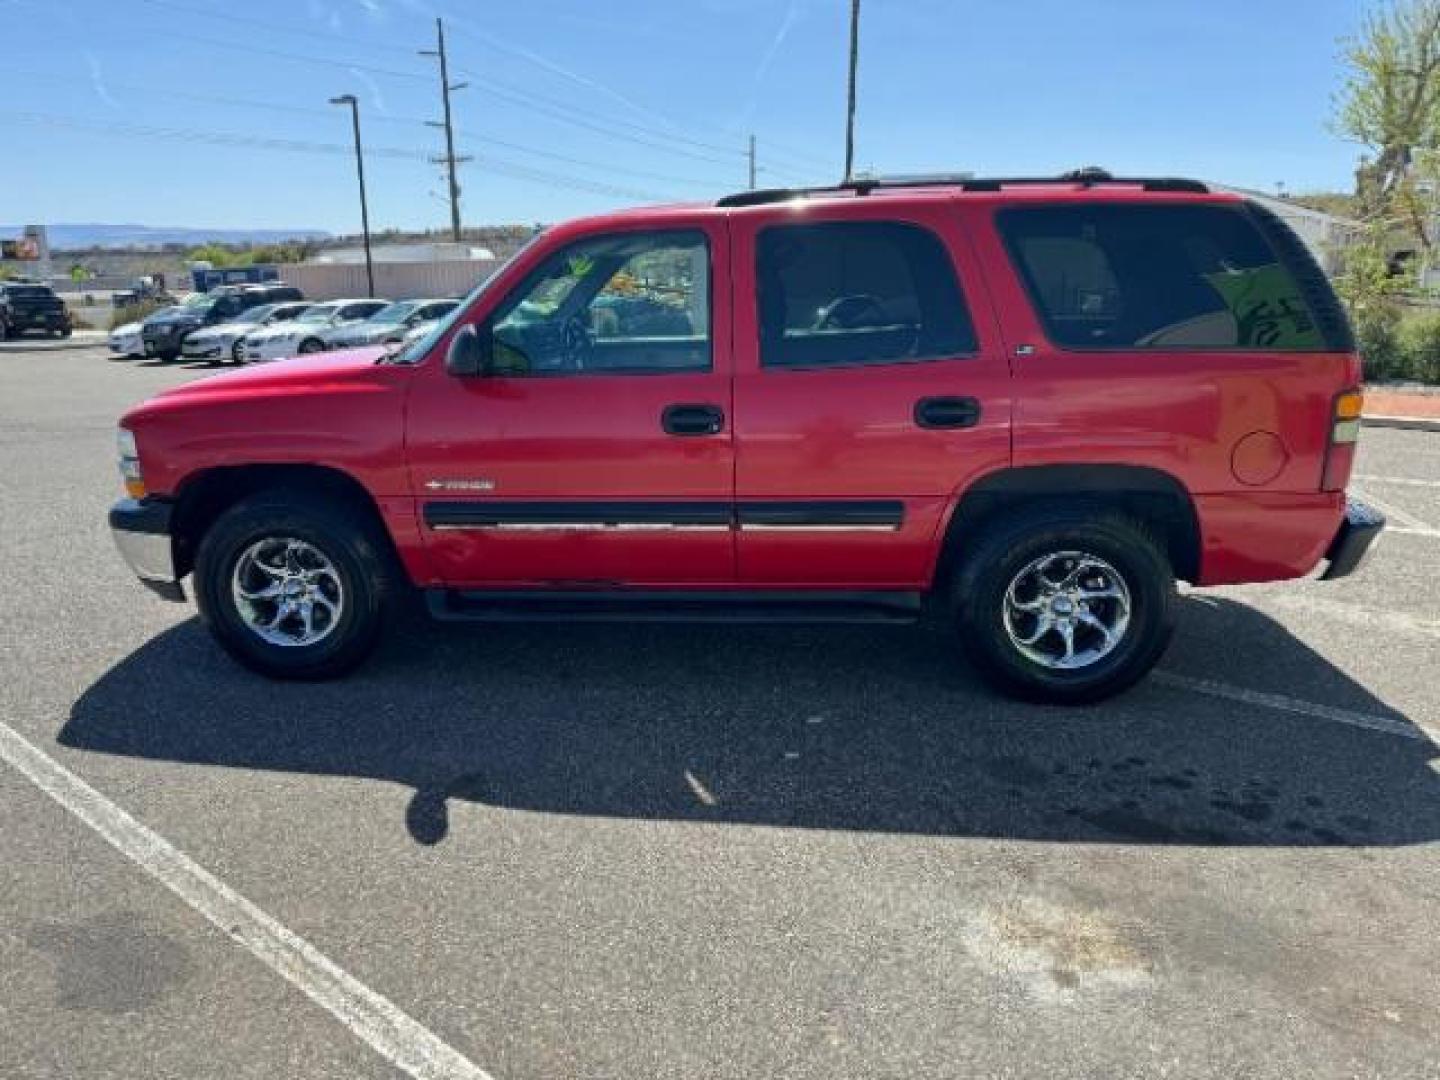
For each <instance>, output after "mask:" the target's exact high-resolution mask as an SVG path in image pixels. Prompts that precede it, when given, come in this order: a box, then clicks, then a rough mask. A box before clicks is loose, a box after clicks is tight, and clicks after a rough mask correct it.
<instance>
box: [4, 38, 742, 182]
mask: <svg viewBox="0 0 1440 1080" xmlns="http://www.w3.org/2000/svg"><path fill="white" fill-rule="evenodd" d="M5 70H6V71H7V72H8V73H10V74H12V75H23V76H24V77H25V78H27V79H42V80H48V81H51V82H55V83H63V84H65V85H67V86H69V85H73V84H74V83H75V81H76V79H77V78H78V76H76V75H72V74H68V73H62V72H55V71H35V70H32V69H27V68H17V67H8V66H7V67H6V69H5ZM105 84H106V86H107V87H109V88H111V89H115V90H128V91H133V92H135V93H139V94H144V95H146V96H147V97H148V98H151V99H154V98H156V97H157V96H163V97H164V98H176V99H179V100H182V101H196V102H200V103H203V104H207V105H224V106H228V107H231V108H238V109H258V110H263V111H273V112H278V113H289V114H291V115H295V116H316V117H319V116H323V117H325V118H326V119H329V118H330V111H329V110H328V109H324V108H320V107H318V106H313V105H292V104H287V103H285V102H279V101H260V100H257V99H255V98H237V97H230V96H227V95H222V94H204V93H196V92H195V91H193V90H175V89H173V88H171V87H168V86H167V87H166V88H165V89H163V90H161V91H159V92H158V93H157V91H156V88H155V87H154V86H147V85H145V84H143V83H133V82H127V81H124V80H116V79H110V78H108V77H107V78H106V80H105ZM429 122H430V121H428V120H427V119H425V118H424V117H420V116H397V115H395V114H394V113H390V114H388V115H379V114H371V115H367V117H366V123H369V124H391V125H402V126H405V127H423V126H425V125H426V124H428V123H429ZM455 131H456V133H457V134H459V135H463V136H465V137H466V138H467V139H471V140H473V141H475V142H480V143H488V144H490V145H492V146H498V147H501V148H503V149H505V150H510V151H513V152H515V153H518V154H528V155H531V156H534V157H540V158H545V159H546V160H549V161H557V162H561V163H563V164H566V165H578V166H580V167H581V168H585V169H598V170H600V171H602V172H603V171H608V172H611V173H617V174H621V175H624V176H633V177H635V178H637V179H640V180H652V181H658V182H659V183H662V184H675V185H679V186H681V187H693V188H701V189H704V190H707V191H714V190H716V189H717V188H723V187H728V185H727V184H717V183H716V182H715V181H713V180H703V179H701V178H699V177H695V176H676V175H674V174H671V173H664V172H655V171H652V170H648V169H635V168H631V167H629V166H627V165H616V164H614V163H613V162H599V161H594V160H589V159H586V158H580V157H574V156H572V155H569V154H562V153H558V152H556V151H554V150H546V149H542V148H540V147H537V146H528V145H526V144H525V143H517V142H513V141H511V140H509V139H502V138H499V137H497V136H494V135H486V134H483V133H481V132H478V131H474V130H472V129H469V128H462V127H460V126H459V125H456V127H455ZM761 171H762V172H765V171H767V170H765V169H761Z"/></svg>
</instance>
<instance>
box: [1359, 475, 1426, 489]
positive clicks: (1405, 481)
mask: <svg viewBox="0 0 1440 1080" xmlns="http://www.w3.org/2000/svg"><path fill="white" fill-rule="evenodd" d="M1353 479H1355V480H1359V481H1360V482H1361V483H1372V484H1399V485H1400V486H1401V487H1423V488H1440V480H1416V479H1414V478H1412V477H1409V476H1376V475H1375V474H1374V473H1357V474H1356V475H1355V476H1354V477H1353Z"/></svg>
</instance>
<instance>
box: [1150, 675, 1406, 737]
mask: <svg viewBox="0 0 1440 1080" xmlns="http://www.w3.org/2000/svg"><path fill="white" fill-rule="evenodd" d="M1150 677H1151V678H1152V679H1154V680H1155V681H1156V682H1158V683H1161V684H1163V685H1165V686H1173V687H1174V688H1176V689H1177V690H1189V691H1191V692H1192V693H1196V694H1206V695H1209V696H1210V697H1217V698H1224V699H1225V700H1227V701H1238V702H1240V703H1241V704H1244V705H1259V706H1261V707H1262V708H1266V709H1278V710H1279V711H1280V712H1288V713H1298V714H1300V715H1301V716H1312V717H1315V718H1316V719H1318V720H1330V721H1333V722H1334V723H1337V724H1349V725H1350V726H1351V727H1357V728H1364V729H1366V730H1367V731H1381V732H1384V733H1385V734H1386V735H1398V736H1400V737H1401V738H1405V739H1428V738H1430V734H1429V733H1428V732H1426V731H1424V730H1423V729H1421V728H1420V727H1418V726H1416V725H1415V724H1412V723H1410V722H1409V721H1408V720H1395V719H1392V718H1391V717H1388V716H1376V715H1374V714H1372V713H1362V712H1354V711H1352V710H1350V709H1338V708H1336V707H1335V706H1333V705H1319V704H1316V703H1315V702H1313V701H1302V700H1300V699H1299V698H1292V697H1287V696H1286V695H1284V694H1268V693H1262V692H1261V691H1259V690H1246V689H1245V688H1244V687H1241V686H1231V685H1230V684H1229V683H1219V682H1211V681H1210V680H1209V679H1192V678H1191V677H1190V676H1188V675H1176V674H1175V673H1174V672H1170V671H1156V672H1154V673H1153V674H1152V675H1151V676H1150Z"/></svg>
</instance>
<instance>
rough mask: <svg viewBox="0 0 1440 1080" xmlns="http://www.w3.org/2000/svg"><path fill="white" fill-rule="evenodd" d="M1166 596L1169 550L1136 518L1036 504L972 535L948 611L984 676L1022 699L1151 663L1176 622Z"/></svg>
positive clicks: (1116, 679)
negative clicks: (973, 539)
mask: <svg viewBox="0 0 1440 1080" xmlns="http://www.w3.org/2000/svg"><path fill="white" fill-rule="evenodd" d="M962 542H963V540H962ZM1174 598H1175V580H1174V576H1173V573H1172V571H1171V568H1170V564H1169V561H1168V560H1167V559H1166V557H1165V554H1164V553H1163V551H1162V550H1161V548H1160V545H1159V544H1158V543H1157V542H1156V540H1155V539H1154V538H1153V537H1152V536H1151V535H1150V534H1149V533H1148V532H1147V531H1146V530H1145V529H1144V528H1143V527H1142V526H1141V525H1139V524H1138V523H1136V522H1134V521H1132V520H1130V519H1128V518H1125V517H1122V516H1119V515H1117V514H1113V513H1111V512H1108V511H1106V510H1104V509H1100V508H1088V509H1087V508H1081V507H1075V508H1065V507H1056V508H1048V509H1041V508H1036V509H1032V510H1028V511H1022V512H1020V513H1019V514H1016V515H1015V516H1013V517H1010V518H1007V519H1005V520H1004V521H1001V522H999V523H997V524H996V525H994V526H992V527H991V528H989V529H988V530H986V531H985V532H984V533H983V534H982V536H981V537H979V538H978V539H977V542H976V544H975V546H974V548H973V549H972V550H971V551H970V553H969V554H968V556H967V557H966V558H965V561H964V562H963V564H962V566H961V569H960V573H959V574H958V576H957V578H956V582H955V594H954V610H955V615H956V622H957V624H958V628H959V631H960V634H961V637H962V639H963V641H964V643H965V645H966V647H967V649H968V651H969V652H970V655H971V656H972V657H973V659H974V661H975V663H976V666H977V668H978V669H979V671H980V673H981V674H982V675H983V676H984V677H985V678H986V679H987V680H989V681H990V682H991V683H993V684H995V685H996V686H998V687H999V688H1000V689H1002V690H1003V691H1005V692H1006V693H1009V694H1012V695H1014V696H1016V697H1021V698H1025V699H1028V700H1032V701H1046V702H1055V703H1062V704H1081V703H1086V702H1093V701H1100V700H1102V699H1104V698H1107V697H1111V696H1112V695H1114V694H1118V693H1120V692H1121V691H1122V690H1125V689H1127V688H1128V687H1130V686H1131V685H1133V684H1134V683H1135V682H1137V681H1138V680H1139V679H1141V678H1143V677H1144V675H1145V674H1146V673H1147V672H1148V671H1149V670H1150V669H1151V668H1152V667H1154V666H1155V664H1156V662H1157V661H1158V660H1159V659H1160V657H1161V656H1162V655H1163V654H1164V652H1165V648H1166V646H1167V645H1168V644H1169V642H1170V636H1171V634H1172V632H1173V630H1174Z"/></svg>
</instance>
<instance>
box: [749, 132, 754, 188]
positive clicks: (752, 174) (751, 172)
mask: <svg viewBox="0 0 1440 1080" xmlns="http://www.w3.org/2000/svg"><path fill="white" fill-rule="evenodd" d="M749 158H750V190H751V191H754V190H755V136H754V135H751V136H750V154H749Z"/></svg>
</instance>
